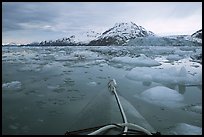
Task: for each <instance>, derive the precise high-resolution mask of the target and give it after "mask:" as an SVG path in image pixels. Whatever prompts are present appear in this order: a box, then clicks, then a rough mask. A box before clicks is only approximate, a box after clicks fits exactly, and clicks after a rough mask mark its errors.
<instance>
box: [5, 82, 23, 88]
mask: <svg viewBox="0 0 204 137" xmlns="http://www.w3.org/2000/svg"><path fill="white" fill-rule="evenodd" d="M2 88H5V89H20V88H21V82H20V81H12V82H9V83H4V84H2Z"/></svg>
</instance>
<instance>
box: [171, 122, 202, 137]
mask: <svg viewBox="0 0 204 137" xmlns="http://www.w3.org/2000/svg"><path fill="white" fill-rule="evenodd" d="M168 133H169V134H171V135H172V134H173V135H202V128H201V127H197V126H194V125H190V124H186V123H178V124H176V125H175V126H174V127H173V128H172V129H171V130H170V131H169V132H168Z"/></svg>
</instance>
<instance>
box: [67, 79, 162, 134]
mask: <svg viewBox="0 0 204 137" xmlns="http://www.w3.org/2000/svg"><path fill="white" fill-rule="evenodd" d="M116 86H117V83H116V81H115V79H113V80H110V81H109V83H108V90H109V91H110V94H112V95H114V96H115V100H116V102H117V105H118V107H119V110H120V113H121V116H122V120H123V122H122V123H121V122H120V123H119V122H117V123H115V122H114V123H111V124H104V125H102V126H94V127H91V128H84V129H80V130H76V131H66V133H65V135H155V134H156V135H158V134H160V133H159V132H155V130H154V129H153V128H152V127H151V126H150V125H149V124H148V123H147V122H146V121H145V119H144V118H143V117H142V116H141V115H140V114H139V113H138V112H137V111H136V110H135V108H134V107H133V106H132V105H131V104H130V103H129V102H128V101H126V100H125V99H124V98H122V97H121V96H120V98H119V96H118V94H117V91H116ZM110 96H111V95H110ZM120 99H121V100H120ZM121 101H122V103H121ZM122 104H123V106H125V107H130V108H131V111H132V110H133V112H134V114H132V115H134V118H135V121H134V123H136V122H138V123H141V124H140V125H138V124H134V123H129V122H128V120H127V116H126V114H125V110H126V111H129V110H128V109H127V108H125V107H124V108H125V110H124V109H123V106H122ZM129 118H131V116H129ZM136 119H137V120H136ZM131 120H132V119H131ZM147 129H148V130H147Z"/></svg>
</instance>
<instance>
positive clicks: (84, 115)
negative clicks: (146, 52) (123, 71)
mask: <svg viewBox="0 0 204 137" xmlns="http://www.w3.org/2000/svg"><path fill="white" fill-rule="evenodd" d="M116 85H117V84H116V81H115V80H111V81H110V82H109V84H108V86H107V87H106V88H105V89H104V90H102V91H100V93H99V94H98V95H97V96H96V97H95V98H94V99H93V100H91V102H90V103H88V104H87V105H86V107H85V108H84V109H83V110H82V111H81V113H80V114H79V115H78V118H77V120H76V122H75V123H74V124H73V126H72V127H73V129H72V130H71V131H70V130H68V131H67V132H66V135H72V134H85V135H87V134H88V135H98V134H101V135H103V134H107V135H109V134H114V135H115V134H129V133H134V135H136V134H138V135H145V134H147V135H151V134H152V133H153V134H154V133H156V132H155V130H154V128H152V127H151V125H150V124H149V123H148V122H147V121H146V120H145V118H144V117H143V116H142V115H141V114H140V113H139V112H138V111H137V110H136V109H135V107H134V106H133V105H132V104H130V103H129V102H128V101H127V100H126V99H125V98H123V97H122V96H118V94H117V92H116ZM107 91H108V92H107ZM110 91H111V92H110ZM78 129H80V130H78Z"/></svg>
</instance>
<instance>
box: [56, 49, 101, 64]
mask: <svg viewBox="0 0 204 137" xmlns="http://www.w3.org/2000/svg"><path fill="white" fill-rule="evenodd" d="M94 59H101V58H100V57H99V55H98V54H97V53H95V52H91V51H86V50H85V51H80V50H77V51H74V52H72V53H71V54H65V53H60V54H57V55H55V60H56V61H80V60H94Z"/></svg>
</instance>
